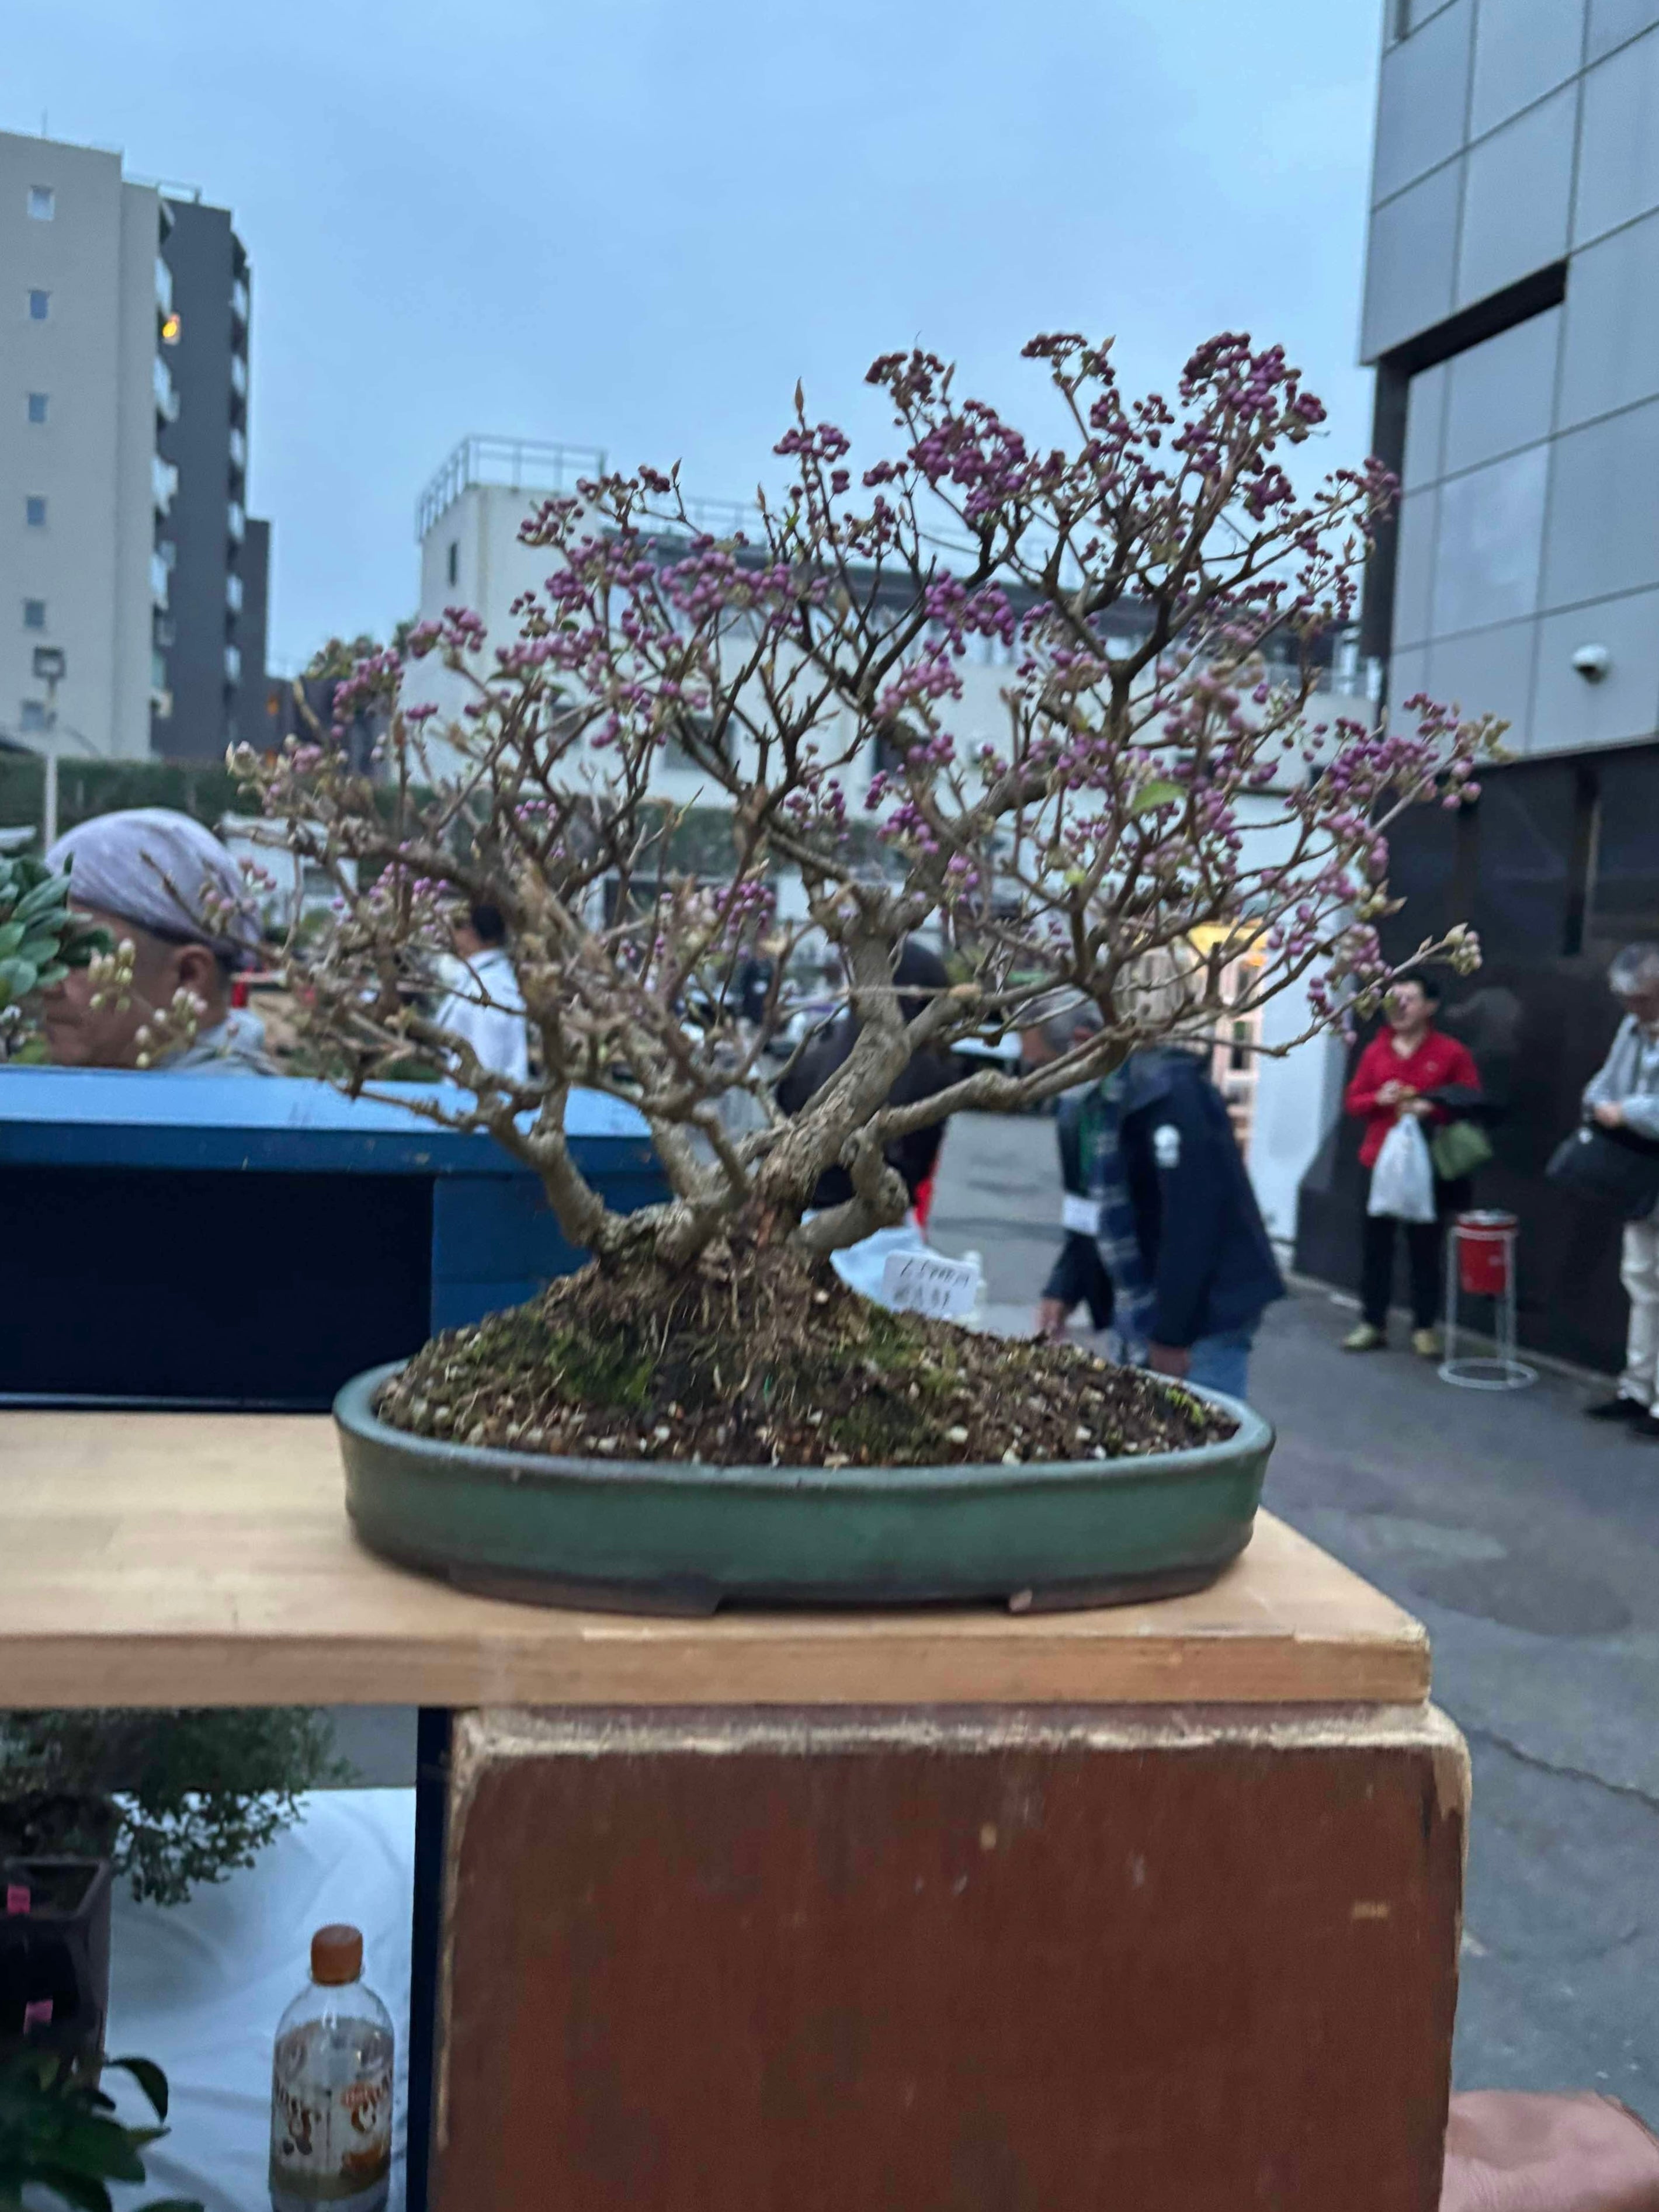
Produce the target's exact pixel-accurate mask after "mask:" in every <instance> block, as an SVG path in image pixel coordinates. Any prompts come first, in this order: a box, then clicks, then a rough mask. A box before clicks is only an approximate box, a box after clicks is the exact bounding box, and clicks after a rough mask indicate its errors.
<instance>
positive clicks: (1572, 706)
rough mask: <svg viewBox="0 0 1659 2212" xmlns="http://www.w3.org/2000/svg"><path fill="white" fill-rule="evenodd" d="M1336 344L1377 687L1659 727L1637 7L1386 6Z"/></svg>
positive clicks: (1477, 2) (1655, 394)
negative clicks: (1364, 190)
mask: <svg viewBox="0 0 1659 2212" xmlns="http://www.w3.org/2000/svg"><path fill="white" fill-rule="evenodd" d="M1372 199H1373V204H1372V208H1371V213H1370V241H1369V250H1368V253H1367V260H1366V276H1365V304H1364V328H1363V336H1362V343H1361V352H1362V355H1363V356H1364V359H1365V360H1366V361H1367V362H1371V363H1374V364H1375V365H1376V369H1377V415H1376V446H1377V449H1378V451H1379V452H1381V453H1382V454H1383V458H1384V459H1387V460H1389V461H1390V462H1391V463H1393V464H1394V465H1395V466H1396V468H1397V469H1398V470H1399V471H1400V474H1401V478H1402V483H1403V496H1402V499H1401V507H1400V513H1399V519H1398V524H1397V528H1396V531H1395V538H1394V543H1393V545H1392V547H1391V549H1390V551H1391V553H1392V556H1393V557H1392V562H1391V564H1390V565H1391V567H1392V574H1391V575H1389V576H1387V577H1384V578H1380V579H1379V580H1378V584H1377V587H1376V590H1375V591H1374V592H1373V595H1372V601H1371V606H1370V635H1369V636H1368V639H1367V644H1368V646H1369V647H1370V649H1371V650H1373V651H1375V652H1377V653H1385V654H1386V655H1387V657H1388V659H1389V684H1388V690H1389V696H1390V697H1391V698H1393V699H1395V700H1402V699H1404V698H1406V697H1407V696H1410V695H1411V694H1412V693H1413V692H1414V691H1417V690H1428V691H1430V692H1431V693H1433V694H1434V695H1435V696H1437V697H1456V698H1459V699H1461V700H1462V701H1463V702H1465V703H1466V704H1468V705H1470V706H1474V705H1480V706H1481V707H1483V708H1491V709H1492V711H1494V712H1496V713H1498V714H1503V715H1504V716H1506V717H1507V718H1508V720H1509V721H1510V737H1509V738H1508V740H1507V742H1508V744H1510V747H1511V748H1512V749H1513V750H1515V751H1516V752H1518V753H1522V754H1526V755H1536V754H1541V753H1555V752H1563V751H1569V750H1576V749H1580V748H1585V747H1601V746H1604V745H1609V744H1629V743H1632V742H1638V741H1640V740H1641V739H1643V738H1652V737H1654V736H1655V734H1656V732H1659V0H1388V6H1387V9H1386V14H1385V23H1384V50H1383V60H1382V74H1381V85H1380V91H1379V97H1378V105H1377V118H1376V152H1375V161H1374V167H1373V175H1372Z"/></svg>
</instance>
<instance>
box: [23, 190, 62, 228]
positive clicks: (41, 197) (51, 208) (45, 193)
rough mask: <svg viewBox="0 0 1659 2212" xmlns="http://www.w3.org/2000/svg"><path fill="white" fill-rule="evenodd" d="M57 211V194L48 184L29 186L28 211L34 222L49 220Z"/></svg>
mask: <svg viewBox="0 0 1659 2212" xmlns="http://www.w3.org/2000/svg"><path fill="white" fill-rule="evenodd" d="M57 212H58V195H57V193H56V192H55V191H53V190H52V186H51V185H30V186H29V213H30V215H31V216H33V218H34V220H35V222H51V221H52V217H53V216H55V215H56V214H57Z"/></svg>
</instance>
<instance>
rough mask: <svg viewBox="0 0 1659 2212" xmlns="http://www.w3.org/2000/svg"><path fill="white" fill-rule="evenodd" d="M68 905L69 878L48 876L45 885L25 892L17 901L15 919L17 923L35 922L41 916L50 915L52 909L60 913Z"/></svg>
mask: <svg viewBox="0 0 1659 2212" xmlns="http://www.w3.org/2000/svg"><path fill="white" fill-rule="evenodd" d="M68 905H69V878H68V877H67V876H48V877H47V878H46V881H45V883H43V884H36V885H35V886H34V889H33V890H32V891H26V892H25V893H24V894H23V896H22V897H21V899H19V900H18V902H17V910H16V917H15V918H16V919H17V920H18V921H38V920H39V919H40V916H41V915H43V914H50V913H52V910H53V909H54V908H57V909H58V911H60V912H61V911H63V910H64V909H65V908H67V907H68Z"/></svg>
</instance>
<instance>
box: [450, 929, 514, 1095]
mask: <svg viewBox="0 0 1659 2212" xmlns="http://www.w3.org/2000/svg"><path fill="white" fill-rule="evenodd" d="M455 951H456V954H457V957H458V966H459V977H458V979H457V981H456V982H455V986H454V988H453V990H452V991H451V992H450V993H449V994H448V996H447V998H446V999H445V1000H443V1002H442V1004H441V1006H439V1008H438V1011H437V1012H436V1014H435V1016H434V1019H435V1021H436V1022H437V1023H438V1024H439V1026H440V1027H441V1028H443V1029H447V1030H450V1031H451V1032H452V1034H453V1035H454V1036H457V1037H460V1038H464V1039H465V1042H467V1043H468V1044H469V1045H471V1048H472V1051H473V1054H474V1055H475V1056H476V1058H477V1061H478V1063H479V1065H480V1066H483V1067H488V1068H489V1069H491V1070H492V1071H493V1072H494V1073H495V1074H497V1075H505V1076H508V1077H510V1078H511V1079H512V1080H513V1082H515V1083H523V1082H524V1081H525V1080H526V1078H527V1077H528V1075H529V1073H530V1036H529V1030H528V1026H527V1024H526V1021H525V1012H524V998H523V994H521V993H520V989H519V979H518V977H517V976H516V975H514V973H513V958H512V955H511V954H510V953H509V952H508V951H507V924H506V922H505V921H503V920H502V918H501V909H500V908H499V907H494V906H475V907H473V908H471V910H470V911H469V913H468V914H467V916H466V919H465V921H458V922H457V923H456V925H455Z"/></svg>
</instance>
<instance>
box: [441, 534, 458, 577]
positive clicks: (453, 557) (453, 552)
mask: <svg viewBox="0 0 1659 2212" xmlns="http://www.w3.org/2000/svg"><path fill="white" fill-rule="evenodd" d="M444 574H445V575H446V577H447V579H448V580H449V581H450V582H451V583H452V584H459V582H460V580H461V549H460V546H459V544H457V542H456V541H455V539H454V538H451V539H450V541H449V557H448V560H447V563H446V566H445V569H444Z"/></svg>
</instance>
